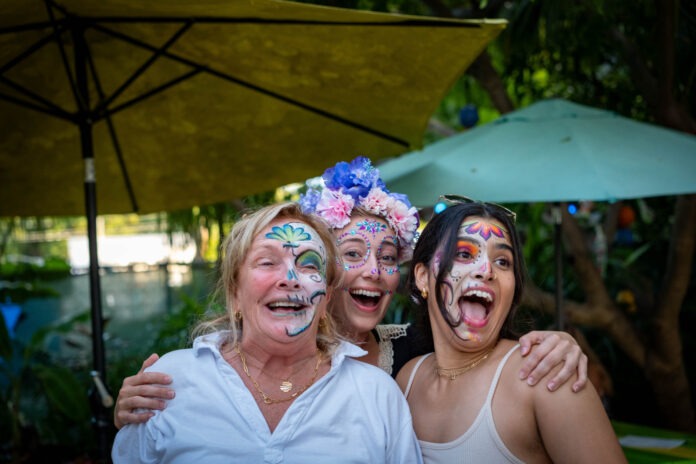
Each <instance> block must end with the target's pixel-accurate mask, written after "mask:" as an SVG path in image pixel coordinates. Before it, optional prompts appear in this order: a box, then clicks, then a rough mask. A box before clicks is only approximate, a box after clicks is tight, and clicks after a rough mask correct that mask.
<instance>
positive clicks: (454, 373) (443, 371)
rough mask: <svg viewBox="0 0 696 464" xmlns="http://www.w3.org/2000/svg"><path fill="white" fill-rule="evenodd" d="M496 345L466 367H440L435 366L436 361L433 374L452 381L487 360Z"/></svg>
mask: <svg viewBox="0 0 696 464" xmlns="http://www.w3.org/2000/svg"><path fill="white" fill-rule="evenodd" d="M496 345H497V343H496V344H495V345H493V346H492V347H491V348H489V349H488V351H486V352H485V353H484V354H482V355H481V357H479V358H477V359H475V360H473V361H472V362H470V363H469V364H466V365H464V366H461V367H440V365H439V364H437V361H436V363H435V372H437V375H439V376H441V377H449V379H450V380H454V379H456V378H457V377H459V376H460V375H462V374H463V373H465V372H468V371H470V370H471V369H473V368H474V367H476V366H478V365H479V364H481V363H482V362H483V361H485V360H486V358H488V355H490V354H491V353H492V352H493V350H494V349H495V347H496Z"/></svg>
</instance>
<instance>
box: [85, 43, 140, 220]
mask: <svg viewBox="0 0 696 464" xmlns="http://www.w3.org/2000/svg"><path fill="white" fill-rule="evenodd" d="M86 47H87V54H86V56H87V65H88V66H89V71H90V73H91V74H92V80H93V81H94V88H95V89H96V90H97V94H98V95H99V99H100V100H101V101H104V90H103V88H102V86H101V81H100V80H99V74H98V73H97V68H96V66H95V65H94V60H93V59H92V52H91V50H90V49H89V45H87V44H86ZM105 119H106V126H107V127H108V129H109V136H110V137H111V142H112V143H113V145H114V151H115V152H116V159H118V164H119V167H120V168H121V174H122V175H123V182H124V183H125V185H126V191H127V192H128V197H129V198H130V201H131V206H132V207H133V211H134V212H136V213H137V212H138V211H139V208H138V201H137V200H136V198H135V192H134V191H133V184H132V183H131V180H130V175H129V174H128V168H127V167H126V162H125V160H124V159H123V151H122V150H121V144H120V143H119V142H118V136H117V135H116V128H115V127H114V124H113V121H112V120H111V117H110V116H109V115H107V116H106V117H105Z"/></svg>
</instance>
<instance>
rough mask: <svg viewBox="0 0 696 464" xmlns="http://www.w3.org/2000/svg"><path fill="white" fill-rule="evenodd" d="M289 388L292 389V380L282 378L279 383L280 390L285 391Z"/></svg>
mask: <svg viewBox="0 0 696 464" xmlns="http://www.w3.org/2000/svg"><path fill="white" fill-rule="evenodd" d="M290 390H292V382H290V381H289V380H283V382H282V383H281V384H280V391H282V392H283V393H287V392H289V391H290Z"/></svg>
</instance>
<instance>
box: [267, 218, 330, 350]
mask: <svg viewBox="0 0 696 464" xmlns="http://www.w3.org/2000/svg"><path fill="white" fill-rule="evenodd" d="M265 237H266V238H267V239H270V240H274V241H275V240H277V241H280V242H281V243H282V250H284V251H283V252H281V255H280V256H279V260H280V262H282V263H283V265H284V266H286V271H285V276H286V279H287V280H288V281H290V282H297V283H298V284H299V288H300V290H299V291H297V292H292V293H288V296H287V301H288V303H289V306H290V307H292V305H295V307H297V308H300V309H297V310H291V311H288V310H285V311H275V312H274V315H275V316H276V317H278V318H279V319H282V320H286V326H285V332H286V334H287V335H288V336H291V337H294V336H297V335H299V334H301V333H302V332H304V331H305V330H307V329H308V328H309V327H310V326H311V325H312V321H313V320H314V317H315V314H316V310H317V306H318V305H319V304H320V303H321V302H322V300H323V298H324V297H325V296H326V288H327V284H326V266H327V263H326V249H325V247H324V244H323V242H322V241H321V238H320V237H319V234H317V233H316V231H315V230H314V229H312V227H310V226H308V225H306V224H303V223H287V224H283V225H281V226H274V227H272V228H271V232H268V233H266V234H265ZM279 251H280V250H279ZM280 306H282V303H281V304H280Z"/></svg>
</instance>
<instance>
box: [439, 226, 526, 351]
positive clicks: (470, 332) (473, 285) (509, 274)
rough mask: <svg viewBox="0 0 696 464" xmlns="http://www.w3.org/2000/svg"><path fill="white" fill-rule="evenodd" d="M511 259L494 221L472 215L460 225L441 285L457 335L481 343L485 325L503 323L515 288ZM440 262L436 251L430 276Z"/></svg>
mask: <svg viewBox="0 0 696 464" xmlns="http://www.w3.org/2000/svg"><path fill="white" fill-rule="evenodd" d="M512 259H513V253H512V248H511V243H510V240H509V238H508V237H507V233H506V230H505V229H504V228H503V227H502V226H501V225H500V224H498V223H497V222H494V221H493V220H489V219H483V218H474V219H473V220H467V222H465V223H463V224H462V225H461V226H460V228H459V232H458V237H457V245H456V249H455V256H454V259H453V261H452V267H451V269H450V270H449V272H447V273H446V274H445V276H444V279H443V283H442V285H441V287H440V292H441V295H442V299H443V304H444V309H445V314H446V315H447V317H446V319H447V320H448V322H449V323H451V325H453V327H451V330H452V331H453V332H454V333H455V334H456V336H457V337H458V338H460V339H462V340H471V341H475V342H481V340H482V338H481V334H482V333H483V332H484V331H486V330H487V329H486V328H487V327H490V326H499V325H502V322H504V319H505V317H507V312H508V311H509V309H510V305H511V302H512V296H513V294H514V289H515V278H514V271H513V262H512ZM440 262H441V251H438V252H437V253H436V254H435V256H434V257H433V265H432V272H433V275H437V272H438V270H439V267H440Z"/></svg>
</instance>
